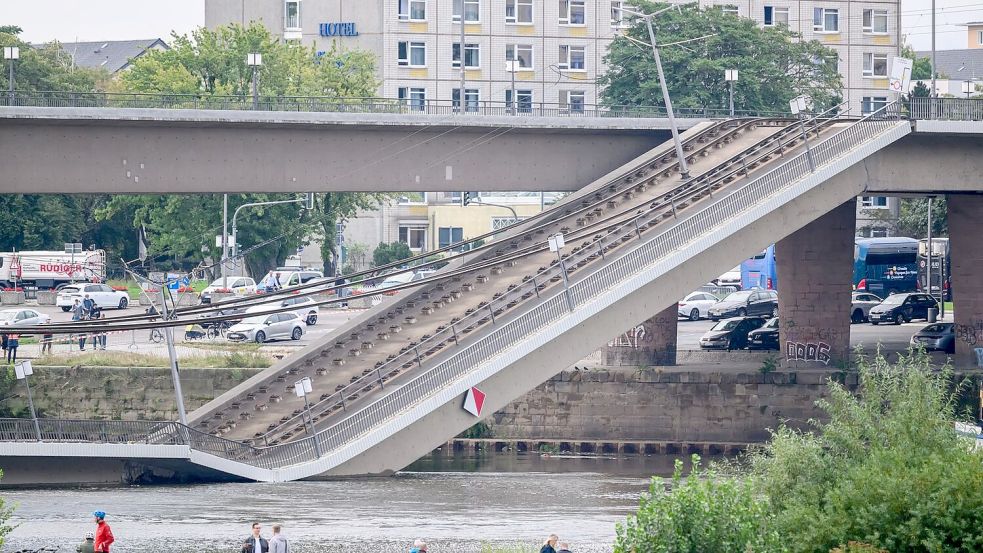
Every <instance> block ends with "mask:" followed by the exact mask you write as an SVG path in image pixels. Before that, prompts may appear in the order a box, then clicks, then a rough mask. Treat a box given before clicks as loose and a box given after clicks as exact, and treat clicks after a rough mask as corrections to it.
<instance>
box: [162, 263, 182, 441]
mask: <svg viewBox="0 0 983 553" xmlns="http://www.w3.org/2000/svg"><path fill="white" fill-rule="evenodd" d="M165 288H167V280H166V279H165V280H164V282H163V283H162V284H161V288H160V303H161V315H162V316H163V317H164V320H165V321H166V320H168V318H169V317H168V315H167V297H166V296H165V295H164V289H165ZM164 338H165V339H166V341H167V356H168V357H170V359H171V380H173V381H174V399H175V401H176V402H177V416H178V421H179V422H180V423H181V424H183V425H184V426H187V425H188V414H187V413H186V412H185V410H184V393H183V392H182V391H181V374H180V372H179V370H178V363H177V351H175V349H174V327H172V326H167V327H164Z"/></svg>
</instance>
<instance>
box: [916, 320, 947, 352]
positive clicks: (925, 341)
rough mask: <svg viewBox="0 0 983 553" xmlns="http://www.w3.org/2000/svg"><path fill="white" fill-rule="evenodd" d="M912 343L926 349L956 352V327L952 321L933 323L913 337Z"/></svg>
mask: <svg viewBox="0 0 983 553" xmlns="http://www.w3.org/2000/svg"><path fill="white" fill-rule="evenodd" d="M911 345H913V346H922V347H924V348H925V350H926V351H944V352H946V353H956V327H955V325H954V324H952V323H933V324H930V325H928V326H926V327H925V328H923V329H921V330H919V331H918V332H916V333H915V335H914V336H912V337H911Z"/></svg>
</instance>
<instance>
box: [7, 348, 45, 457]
mask: <svg viewBox="0 0 983 553" xmlns="http://www.w3.org/2000/svg"><path fill="white" fill-rule="evenodd" d="M14 374H15V375H16V376H17V380H23V381H24V386H25V387H27V405H28V406H29V407H30V408H31V418H32V419H34V431H35V432H37V434H38V441H39V442H40V441H41V425H40V424H39V423H38V413H37V411H35V410H34V397H33V396H32V395H31V383H30V382H29V381H28V378H27V377H29V376H31V375H32V374H34V367H33V366H31V362H30V361H21V362H20V363H17V364H16V365H14Z"/></svg>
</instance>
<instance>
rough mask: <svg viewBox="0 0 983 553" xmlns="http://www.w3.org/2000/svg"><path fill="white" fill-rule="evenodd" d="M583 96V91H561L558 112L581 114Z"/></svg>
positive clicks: (582, 110)
mask: <svg viewBox="0 0 983 553" xmlns="http://www.w3.org/2000/svg"><path fill="white" fill-rule="evenodd" d="M585 96H586V95H585V93H584V91H583V90H561V91H560V110H561V111H566V112H568V113H583V112H584V98H585Z"/></svg>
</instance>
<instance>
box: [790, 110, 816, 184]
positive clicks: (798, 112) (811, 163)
mask: <svg viewBox="0 0 983 553" xmlns="http://www.w3.org/2000/svg"><path fill="white" fill-rule="evenodd" d="M788 105H789V108H791V110H792V114H794V115H796V116H798V118H799V128H800V129H801V130H802V141H803V142H805V145H806V158H808V160H809V169H810V170H811V171H812V172H813V173H815V172H816V161H815V160H814V159H813V158H812V148H810V147H809V134H808V133H806V124H805V117H806V112H807V111H809V109H811V108H812V99H811V98H809V97H808V96H798V97H796V98H792V100H791V101H789V103H788Z"/></svg>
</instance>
